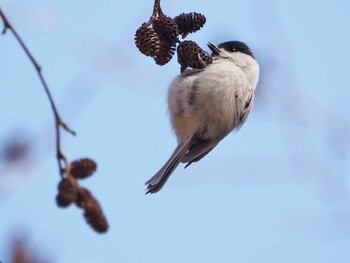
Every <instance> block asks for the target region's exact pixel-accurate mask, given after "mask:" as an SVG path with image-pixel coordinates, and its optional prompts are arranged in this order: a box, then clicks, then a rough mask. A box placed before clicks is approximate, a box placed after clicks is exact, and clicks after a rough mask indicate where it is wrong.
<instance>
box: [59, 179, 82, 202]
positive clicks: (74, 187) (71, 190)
mask: <svg viewBox="0 0 350 263" xmlns="http://www.w3.org/2000/svg"><path fill="white" fill-rule="evenodd" d="M78 188H79V186H78V184H77V182H76V181H75V179H74V178H72V177H67V178H63V179H62V180H61V182H60V183H59V184H58V195H57V196H56V202H57V205H58V206H59V207H67V206H69V205H70V204H71V203H73V202H75V201H76V199H77V193H78Z"/></svg>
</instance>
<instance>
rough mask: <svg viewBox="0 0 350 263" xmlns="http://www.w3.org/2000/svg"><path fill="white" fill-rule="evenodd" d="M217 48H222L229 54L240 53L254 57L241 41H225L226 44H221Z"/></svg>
mask: <svg viewBox="0 0 350 263" xmlns="http://www.w3.org/2000/svg"><path fill="white" fill-rule="evenodd" d="M218 47H219V48H223V49H225V50H226V51H229V52H242V53H244V54H247V55H249V56H251V57H253V58H254V55H253V53H252V51H251V50H250V48H249V47H248V46H247V45H246V44H245V43H243V42H241V41H227V42H224V43H221V44H220V45H219V46H218Z"/></svg>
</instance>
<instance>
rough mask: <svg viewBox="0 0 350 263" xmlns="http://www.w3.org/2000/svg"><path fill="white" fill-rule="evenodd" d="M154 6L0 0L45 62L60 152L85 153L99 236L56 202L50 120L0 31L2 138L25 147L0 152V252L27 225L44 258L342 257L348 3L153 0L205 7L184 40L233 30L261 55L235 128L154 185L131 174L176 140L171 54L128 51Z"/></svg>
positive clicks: (35, 84) (155, 161) (142, 173)
mask: <svg viewBox="0 0 350 263" xmlns="http://www.w3.org/2000/svg"><path fill="white" fill-rule="evenodd" d="M152 7H153V3H152V1H143V2H142V3H141V2H140V1H136V0H132V1H124V2H120V1H119V2H117V1H110V0H105V1H102V2H101V1H99V2H95V1H90V2H89V1H88V2H86V1H84V2H83V1H66V0H61V1H51V2H50V3H48V2H47V1H42V0H41V1H38V0H36V1H15V0H12V1H10V0H5V1H2V3H1V8H2V9H3V11H4V12H5V13H6V14H7V16H8V18H9V19H10V21H11V22H12V23H13V25H14V26H15V28H16V29H17V30H18V32H19V33H20V34H21V36H22V37H23V39H24V40H25V42H26V43H27V45H28V46H29V48H30V50H31V51H32V53H33V54H34V56H35V57H36V59H37V60H38V61H39V63H40V64H41V65H42V67H43V73H44V74H45V77H46V79H47V82H48V84H49V86H50V88H51V90H52V93H53V95H54V97H55V99H56V102H57V106H58V108H59V111H60V113H61V115H62V117H63V118H64V120H65V121H66V122H67V123H68V124H69V125H70V126H71V127H72V128H73V129H74V130H76V131H77V134H78V136H77V137H75V138H73V137H71V136H70V135H68V134H64V136H63V138H62V139H63V142H62V147H63V151H64V153H65V154H66V155H67V156H68V157H69V158H70V159H71V160H73V159H75V158H80V157H85V156H88V157H92V158H94V159H95V160H96V161H97V162H98V172H97V173H96V175H95V176H94V177H92V178H90V179H88V180H86V181H83V182H82V185H84V186H87V187H88V188H89V189H90V190H91V191H92V192H93V193H94V194H95V195H96V196H97V198H98V199H99V201H100V202H101V204H102V206H103V209H104V211H105V214H106V216H107V218H108V220H109V223H110V226H111V227H110V231H109V232H108V233H107V234H105V235H98V234H96V233H94V232H93V231H91V230H90V228H89V227H88V226H87V225H86V224H85V222H84V219H83V217H82V214H81V211H80V210H78V209H76V208H75V207H70V208H68V209H65V210H64V209H59V208H58V207H56V205H55V202H54V197H55V195H56V187H57V183H58V181H59V176H58V174H57V163H56V159H55V158H54V137H53V132H54V130H53V119H52V114H51V112H50V108H49V104H48V101H47V98H46V97H45V95H44V92H43V90H42V87H41V86H40V82H39V79H38V77H37V75H36V73H35V71H34V70H33V68H32V65H31V64H30V63H29V61H28V59H27V58H26V57H25V55H24V54H23V52H22V50H21V49H20V48H19V46H18V44H17V43H16V42H15V41H14V38H13V36H12V35H11V34H6V35H5V36H1V37H0V76H1V78H0V86H1V88H2V91H3V92H2V95H1V100H0V101H1V103H0V121H1V123H2V125H1V129H0V143H2V144H4V143H5V142H6V140H8V138H11V136H15V135H17V134H20V135H21V136H23V137H24V138H27V139H28V140H29V141H30V142H31V143H32V144H33V149H32V151H31V154H30V156H28V158H27V159H26V160H24V161H23V162H21V163H20V164H16V165H14V166H15V167H13V166H11V165H8V164H7V165H6V164H3V163H0V210H1V213H0V233H1V235H0V260H4V259H6V257H8V254H9V252H8V247H9V242H10V240H11V237H12V236H13V235H15V234H17V233H25V235H26V236H27V237H28V239H29V241H30V244H31V246H32V247H33V249H34V250H37V251H39V252H40V254H42V255H43V256H44V257H46V258H49V259H52V262H62V263H70V262H72V263H73V262H74V263H76V262H78V263H90V262H116V261H118V262H126V263H128V262H130V263H131V262H152V263H156V262H162V263H163V262H184V263H186V262H203V263H205V262H248V263H250V262H269V263H271V262H286V263H288V262H290V263H292V262H293V263H294V262H299V263H303V262H305V263H310V262H315V263H316V262H317V263H328V262H338V263H342V262H349V260H350V254H349V246H350V224H349V222H350V206H349V203H350V202H349V201H350V195H349V192H350V179H349V174H350V171H349V163H350V162H349V149H350V138H349V134H350V133H349V130H350V126H349V117H348V116H349V113H350V107H349V103H348V98H349V95H350V92H349V88H348V83H349V82H350V74H348V69H349V66H348V60H349V52H348V47H349V45H350V37H349V36H350V32H349V31H350V28H349V27H348V25H349V24H350V21H349V20H350V17H349V16H348V10H349V3H348V2H347V1H337V2H336V3H335V2H331V1H321V2H320V1H316V0H315V1H313V0H310V1H306V2H303V3H300V2H297V1H287V0H284V1H277V0H275V1H273V0H270V1H258V0H249V1H228V0H222V1H215V2H213V1H190V2H186V3H185V2H176V3H174V2H171V1H165V0H163V1H162V7H163V11H164V12H165V13H166V14H167V15H169V16H175V15H177V14H179V13H182V12H192V11H196V12H200V13H203V14H205V15H206V17H207V23H206V25H205V26H204V27H203V28H202V29H201V30H200V31H198V32H197V33H195V34H192V35H189V36H188V39H190V40H194V41H196V42H197V43H198V44H199V45H200V46H202V47H203V48H205V47H206V43H207V42H208V41H211V42H214V43H220V42H223V41H227V40H236V39H237V40H242V41H245V42H247V43H248V44H249V46H251V48H252V50H253V52H254V54H255V55H256V58H257V60H258V62H259V63H260V66H261V80H260V84H259V86H258V88H257V99H256V105H255V107H254V109H253V112H252V114H251V115H250V117H249V119H248V121H247V123H246V124H245V125H244V126H243V127H242V129H241V130H240V131H239V132H237V133H235V134H232V135H230V136H228V137H227V138H225V140H224V141H222V142H221V143H220V145H218V147H217V148H216V149H215V150H213V151H212V152H211V153H210V155H208V156H207V157H206V158H204V159H203V160H202V161H201V162H199V163H196V164H194V165H192V166H190V167H188V168H187V169H182V167H179V168H178V169H177V170H176V172H175V173H174V174H173V176H172V177H171V179H170V180H169V182H168V183H167V185H166V186H165V188H164V189H163V190H162V191H161V192H160V193H159V194H156V195H144V190H145V186H144V182H145V181H146V180H147V179H148V178H149V177H151V176H152V175H153V174H154V173H155V172H156V171H157V170H158V169H159V168H160V167H161V166H162V165H163V163H164V162H165V161H166V160H167V158H168V156H169V155H170V154H171V152H172V150H173V149H174V147H175V143H176V141H175V137H174V135H173V134H172V131H171V127H170V125H169V121H168V116H167V113H166V111H167V107H166V93H167V87H168V85H169V83H170V82H171V80H172V78H173V77H174V76H175V75H176V74H178V72H179V66H178V64H177V62H176V59H173V60H172V61H171V62H170V63H169V64H167V65H166V66H163V67H159V66H157V65H155V63H154V62H153V61H152V60H151V59H150V58H148V57H145V56H143V55H141V54H140V53H139V52H138V50H137V48H136V47H135V45H134V42H133V37H134V34H135V31H136V29H137V28H138V27H139V25H141V24H142V23H143V22H144V21H147V20H148V18H149V16H150V14H151V11H152Z"/></svg>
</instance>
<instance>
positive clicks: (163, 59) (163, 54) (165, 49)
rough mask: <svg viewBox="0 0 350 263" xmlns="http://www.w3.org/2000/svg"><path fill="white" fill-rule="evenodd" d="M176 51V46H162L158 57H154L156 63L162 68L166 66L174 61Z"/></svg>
mask: <svg viewBox="0 0 350 263" xmlns="http://www.w3.org/2000/svg"><path fill="white" fill-rule="evenodd" d="M175 50H176V47H175V46H171V45H167V44H166V43H164V44H163V45H161V47H160V51H159V53H158V55H157V56H155V57H154V61H155V62H156V64H158V65H160V66H163V65H165V64H166V63H168V62H169V61H170V60H171V59H172V57H173V56H174V54H175Z"/></svg>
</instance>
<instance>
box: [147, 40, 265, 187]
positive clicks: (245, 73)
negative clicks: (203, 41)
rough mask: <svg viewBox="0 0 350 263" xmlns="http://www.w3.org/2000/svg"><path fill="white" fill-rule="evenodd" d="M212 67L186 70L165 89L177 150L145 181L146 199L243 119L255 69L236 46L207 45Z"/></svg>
mask: <svg viewBox="0 0 350 263" xmlns="http://www.w3.org/2000/svg"><path fill="white" fill-rule="evenodd" d="M208 47H209V49H210V50H211V51H212V54H211V57H212V63H210V64H209V65H207V66H206V67H205V68H203V69H186V70H184V71H183V72H182V73H181V74H180V75H178V76H177V77H176V78H175V79H174V80H173V81H172V83H171V85H170V87H169V90H168V110H169V115H170V122H171V124H172V127H173V130H174V132H175V135H176V138H177V147H176V148H175V150H174V151H173V153H172V155H171V156H170V158H169V159H168V161H167V162H166V163H165V164H164V165H163V166H162V168H161V169H160V170H159V171H158V172H157V173H156V174H155V175H154V176H153V177H152V178H150V179H149V180H148V181H146V182H145V185H146V186H147V189H146V194H148V193H152V194H153V193H157V192H158V191H160V190H161V189H162V187H163V186H164V184H165V183H166V182H167V180H168V179H169V177H170V176H171V174H172V173H173V172H174V170H175V169H176V167H177V166H178V165H179V164H180V163H185V164H186V165H185V168H186V167H188V166H189V165H190V164H192V163H194V162H198V161H199V160H201V159H202V158H203V157H205V156H206V155H207V154H208V153H209V152H210V151H211V150H212V149H213V148H214V147H215V146H217V145H218V143H219V142H220V141H221V140H222V139H223V138H225V137H226V136H227V135H228V134H229V133H231V132H232V131H233V130H238V129H239V128H240V127H241V126H242V125H243V123H244V122H245V121H246V120H247V117H248V115H249V113H250V112H251V109H252V106H253V102H254V91H255V89H256V86H257V83H258V80H259V71H260V69H259V65H258V63H257V61H256V59H255V57H254V55H253V53H252V51H251V50H250V48H249V47H248V46H247V44H245V43H244V42H241V41H227V42H223V43H221V44H219V45H215V44H213V43H211V42H209V43H208Z"/></svg>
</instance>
